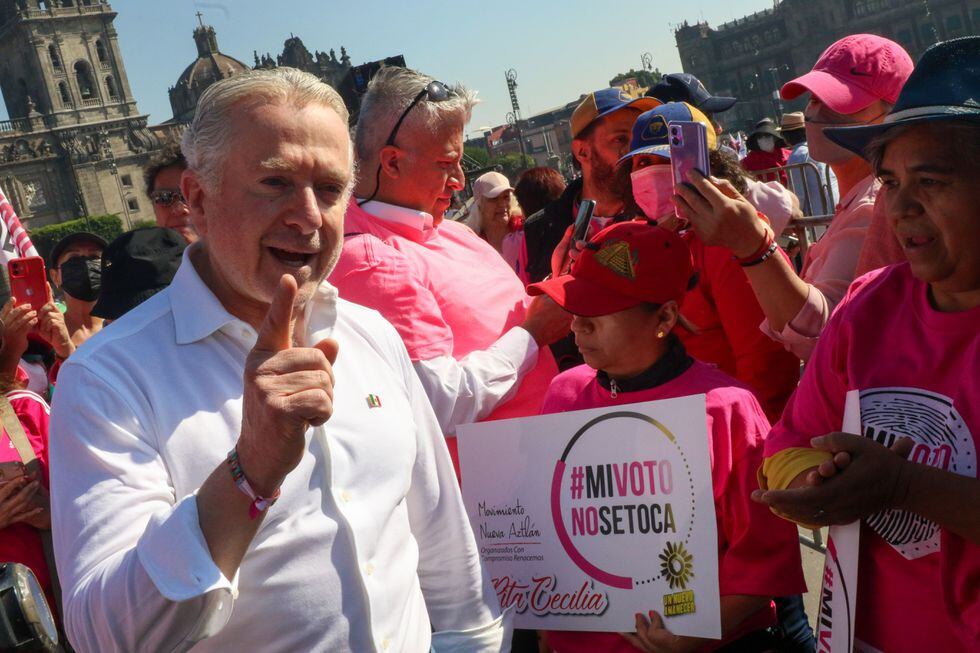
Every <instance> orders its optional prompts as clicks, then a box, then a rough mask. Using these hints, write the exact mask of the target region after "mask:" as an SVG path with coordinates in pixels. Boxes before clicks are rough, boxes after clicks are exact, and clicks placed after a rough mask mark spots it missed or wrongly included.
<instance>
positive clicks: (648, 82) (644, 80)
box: [609, 68, 663, 87]
mask: <svg viewBox="0 0 980 653" xmlns="http://www.w3.org/2000/svg"><path fill="white" fill-rule="evenodd" d="M630 77H635V78H636V83H637V84H639V85H640V86H641V87H643V86H646V87H650V86H655V85H656V84H657V82H659V81H660V78H661V77H663V73H661V72H660V69H659V68H654V69H653V70H633V69H632V68H630V69H629V72H625V73H619V74H618V75H616V76H615V77H613V78H612V79H610V80H609V85H610V86H619V85H620V84H622V83H623V82H624V81H626V80H627V79H629V78H630Z"/></svg>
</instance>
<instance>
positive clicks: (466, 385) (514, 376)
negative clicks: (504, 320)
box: [414, 327, 538, 434]
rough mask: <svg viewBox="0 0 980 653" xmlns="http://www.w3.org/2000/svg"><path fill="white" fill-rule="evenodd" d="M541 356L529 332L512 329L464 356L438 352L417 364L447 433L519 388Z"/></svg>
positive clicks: (483, 414)
mask: <svg viewBox="0 0 980 653" xmlns="http://www.w3.org/2000/svg"><path fill="white" fill-rule="evenodd" d="M537 359H538V345H537V343H536V342H535V341H534V338H533V337H531V334H530V333H528V332H527V331H525V330H524V329H522V328H520V327H514V328H513V329H511V330H509V331H508V332H507V333H505V334H504V335H503V336H501V337H500V339H499V340H497V341H496V342H495V343H493V344H492V345H490V347H488V348H487V349H483V350H480V351H474V352H471V353H470V354H468V355H467V356H465V357H463V358H462V359H460V360H456V359H454V358H453V357H452V356H439V357H436V358H430V359H428V360H420V361H416V362H415V363H414V365H415V371H416V373H417V374H418V377H419V380H421V382H422V387H423V388H424V389H425V393H426V394H427V395H428V397H429V401H430V402H431V403H432V408H433V410H435V413H436V417H437V419H438V420H439V426H440V427H441V428H442V432H443V433H445V434H452V433H455V431H456V427H457V426H458V425H460V424H469V423H472V422H478V421H479V420H481V419H483V418H484V417H486V416H487V415H489V414H490V413H491V412H493V410H494V409H495V408H497V406H499V405H500V404H502V403H503V402H505V401H507V400H508V399H510V398H511V397H513V396H514V394H515V393H516V392H517V389H518V387H520V383H521V380H522V379H523V378H524V376H525V375H526V374H527V373H528V372H530V371H531V370H532V369H533V368H534V365H535V363H536V362H537Z"/></svg>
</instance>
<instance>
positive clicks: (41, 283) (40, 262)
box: [7, 256, 48, 311]
mask: <svg viewBox="0 0 980 653" xmlns="http://www.w3.org/2000/svg"><path fill="white" fill-rule="evenodd" d="M7 273H8V276H9V277H10V295H11V297H13V298H14V303H15V304H18V305H19V304H27V305H30V307H31V308H32V309H33V310H35V311H40V310H41V308H43V307H44V305H45V304H47V303H48V281H47V279H46V278H45V275H44V259H42V258H41V257H40V256H27V257H25V258H15V259H11V260H10V261H9V262H8V263H7Z"/></svg>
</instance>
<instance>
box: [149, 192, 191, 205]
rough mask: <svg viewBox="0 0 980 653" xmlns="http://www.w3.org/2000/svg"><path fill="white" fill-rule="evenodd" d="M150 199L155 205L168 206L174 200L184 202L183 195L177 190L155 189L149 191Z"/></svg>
mask: <svg viewBox="0 0 980 653" xmlns="http://www.w3.org/2000/svg"><path fill="white" fill-rule="evenodd" d="M150 199H151V200H153V203H154V204H156V205H157V206H170V205H171V204H173V203H174V202H184V203H186V200H185V199H184V196H183V195H181V194H180V191H179V190H155V191H153V192H152V193H150Z"/></svg>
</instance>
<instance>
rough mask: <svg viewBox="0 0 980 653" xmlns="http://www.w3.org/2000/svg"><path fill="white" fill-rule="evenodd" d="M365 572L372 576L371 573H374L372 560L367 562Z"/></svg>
mask: <svg viewBox="0 0 980 653" xmlns="http://www.w3.org/2000/svg"><path fill="white" fill-rule="evenodd" d="M364 573H365V574H367V575H368V576H370V575H371V574H373V573H374V565H372V564H371V563H370V562H369V563H367V564H366V565H364Z"/></svg>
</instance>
